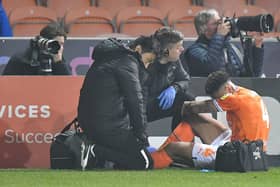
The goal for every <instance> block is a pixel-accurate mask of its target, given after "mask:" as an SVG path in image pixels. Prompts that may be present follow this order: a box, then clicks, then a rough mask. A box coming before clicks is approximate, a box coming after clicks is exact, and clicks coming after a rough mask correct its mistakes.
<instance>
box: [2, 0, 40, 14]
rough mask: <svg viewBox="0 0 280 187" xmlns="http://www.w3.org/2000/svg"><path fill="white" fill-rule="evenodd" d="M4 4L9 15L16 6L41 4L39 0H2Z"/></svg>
mask: <svg viewBox="0 0 280 187" xmlns="http://www.w3.org/2000/svg"><path fill="white" fill-rule="evenodd" d="M2 5H3V7H4V8H5V11H6V13H7V15H8V16H9V15H10V13H11V11H12V10H13V9H15V8H20V7H26V6H36V5H39V0H2Z"/></svg>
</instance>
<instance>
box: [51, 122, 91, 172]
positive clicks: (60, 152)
mask: <svg viewBox="0 0 280 187" xmlns="http://www.w3.org/2000/svg"><path fill="white" fill-rule="evenodd" d="M71 127H74V128H71ZM85 139H86V138H85V135H84V134H83V133H81V130H80V127H79V124H78V120H77V118H75V119H74V120H73V121H72V122H71V123H69V124H68V125H66V126H65V127H64V129H63V130H62V131H61V132H60V133H59V134H58V135H56V136H55V137H54V138H53V141H52V143H51V147H50V163H51V169H77V168H80V167H81V166H80V164H81V156H80V155H81V144H82V141H84V140H85Z"/></svg>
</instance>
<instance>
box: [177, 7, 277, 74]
mask: <svg viewBox="0 0 280 187" xmlns="http://www.w3.org/2000/svg"><path fill="white" fill-rule="evenodd" d="M194 24H195V28H196V31H197V34H198V39H197V40H196V41H195V43H194V44H192V45H191V46H190V47H189V48H188V49H187V50H186V51H185V52H184V54H183V55H182V61H183V62H182V64H183V66H184V68H185V69H186V70H187V71H188V72H189V73H190V75H191V76H197V77H206V76H208V75H209V74H210V73H212V72H214V71H217V70H223V71H226V72H227V73H229V75H230V76H232V77H264V76H265V75H264V74H263V59H264V47H263V36H262V33H267V32H271V31H272V29H273V17H272V16H271V15H270V14H260V15H256V16H242V17H235V16H233V17H232V18H230V17H222V16H220V15H219V13H218V12H217V11H216V10H214V9H209V10H202V11H201V12H199V13H198V14H197V15H196V16H195V19H194ZM238 37H239V38H240V41H241V46H242V48H243V50H240V49H239V48H238V47H237V46H236V45H235V44H233V42H232V40H231V38H238Z"/></svg>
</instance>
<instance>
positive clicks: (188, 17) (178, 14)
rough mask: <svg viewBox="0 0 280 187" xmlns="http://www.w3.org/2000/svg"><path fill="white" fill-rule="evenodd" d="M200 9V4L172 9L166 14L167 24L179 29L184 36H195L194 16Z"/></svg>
mask: <svg viewBox="0 0 280 187" xmlns="http://www.w3.org/2000/svg"><path fill="white" fill-rule="evenodd" d="M201 10H203V7H201V6H190V7H188V8H187V9H185V8H180V9H173V10H171V11H170V12H169V14H168V17H167V21H168V24H169V25H170V27H172V28H174V29H176V30H179V31H181V32H182V33H183V34H184V36H185V37H197V33H196V30H195V26H194V17H195V15H196V14H197V13H198V12H199V11H201Z"/></svg>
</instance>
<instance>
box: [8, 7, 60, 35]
mask: <svg viewBox="0 0 280 187" xmlns="http://www.w3.org/2000/svg"><path fill="white" fill-rule="evenodd" d="M55 21H57V16H56V13H55V12H54V11H52V10H51V9H48V8H44V7H39V6H30V7H22V8H16V9H14V10H12V12H11V14H10V23H11V26H12V29H13V33H14V36H36V35H38V34H39V33H40V30H41V29H42V28H43V27H44V26H46V25H47V24H49V23H51V22H55Z"/></svg>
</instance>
